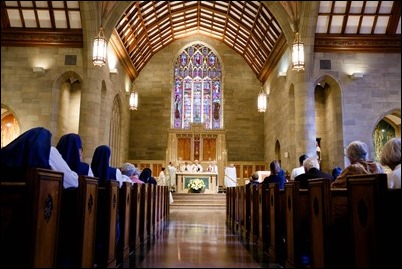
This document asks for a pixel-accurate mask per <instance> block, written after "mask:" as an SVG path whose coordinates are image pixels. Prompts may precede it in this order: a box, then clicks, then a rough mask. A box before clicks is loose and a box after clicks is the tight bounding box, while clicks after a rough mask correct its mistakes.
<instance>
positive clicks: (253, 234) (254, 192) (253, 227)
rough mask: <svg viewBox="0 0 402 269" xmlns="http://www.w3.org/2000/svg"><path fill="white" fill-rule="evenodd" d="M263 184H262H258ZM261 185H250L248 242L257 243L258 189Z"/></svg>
mask: <svg viewBox="0 0 402 269" xmlns="http://www.w3.org/2000/svg"><path fill="white" fill-rule="evenodd" d="M260 185H263V184H260ZM260 187H261V186H258V187H257V186H251V188H250V202H251V204H250V232H249V234H250V243H253V244H256V245H257V244H258V237H259V231H260V229H259V227H258V225H259V212H260V211H259V206H260V203H259V202H260V199H259V192H258V189H259V188H260Z"/></svg>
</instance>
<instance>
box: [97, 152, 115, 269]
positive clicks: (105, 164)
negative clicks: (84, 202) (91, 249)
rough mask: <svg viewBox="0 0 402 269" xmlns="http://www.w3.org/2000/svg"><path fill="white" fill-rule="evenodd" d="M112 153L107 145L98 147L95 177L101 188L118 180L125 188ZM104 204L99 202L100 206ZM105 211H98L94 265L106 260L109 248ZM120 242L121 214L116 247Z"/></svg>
mask: <svg viewBox="0 0 402 269" xmlns="http://www.w3.org/2000/svg"><path fill="white" fill-rule="evenodd" d="M111 155H112V152H111V150H110V147H109V146H107V145H100V146H98V147H97V148H96V149H95V151H94V154H93V157H92V162H91V168H92V171H93V173H94V176H95V177H97V178H98V179H99V186H100V187H102V186H105V183H106V181H111V180H117V181H118V182H119V188H121V187H122V186H123V179H122V175H121V171H120V169H118V168H115V167H112V166H110V158H111ZM101 204H102V202H99V201H98V206H99V205H101ZM105 210H106V208H105V209H104V210H102V209H98V211H97V219H98V220H97V223H96V239H95V240H96V243H95V256H94V263H95V264H98V263H99V262H100V261H102V260H104V257H103V255H102V254H103V253H104V252H105V249H106V246H107V238H106V234H107V225H106V223H105V222H104V220H105V219H106V216H105V215H104V214H105ZM119 240H120V219H119V214H117V220H116V245H118V244H119Z"/></svg>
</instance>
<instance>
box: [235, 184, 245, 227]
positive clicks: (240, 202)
mask: <svg viewBox="0 0 402 269" xmlns="http://www.w3.org/2000/svg"><path fill="white" fill-rule="evenodd" d="M244 193H245V186H238V187H237V223H236V224H237V225H236V232H237V233H238V234H240V235H241V234H242V231H243V230H244V225H245V217H244V216H245V214H244V208H245V205H244V203H245V199H244Z"/></svg>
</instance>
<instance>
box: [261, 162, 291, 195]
mask: <svg viewBox="0 0 402 269" xmlns="http://www.w3.org/2000/svg"><path fill="white" fill-rule="evenodd" d="M269 169H270V171H271V173H270V174H269V176H267V177H265V178H264V181H263V182H262V183H263V184H265V185H266V187H267V188H269V183H278V184H279V189H280V190H283V189H285V182H286V175H285V171H283V169H282V168H281V165H280V164H279V161H277V160H273V161H272V162H271V163H270V164H269Z"/></svg>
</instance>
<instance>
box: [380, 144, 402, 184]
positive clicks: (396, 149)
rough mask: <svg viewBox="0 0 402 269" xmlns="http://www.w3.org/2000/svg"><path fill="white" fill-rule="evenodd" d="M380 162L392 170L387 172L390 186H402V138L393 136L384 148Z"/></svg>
mask: <svg viewBox="0 0 402 269" xmlns="http://www.w3.org/2000/svg"><path fill="white" fill-rule="evenodd" d="M380 162H381V164H382V165H386V166H388V167H389V168H390V169H391V170H392V171H391V172H389V173H387V179H388V188H389V189H400V188H401V138H391V139H390V140H389V141H388V142H387V143H385V145H384V147H383V148H382V152H381V157H380Z"/></svg>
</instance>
